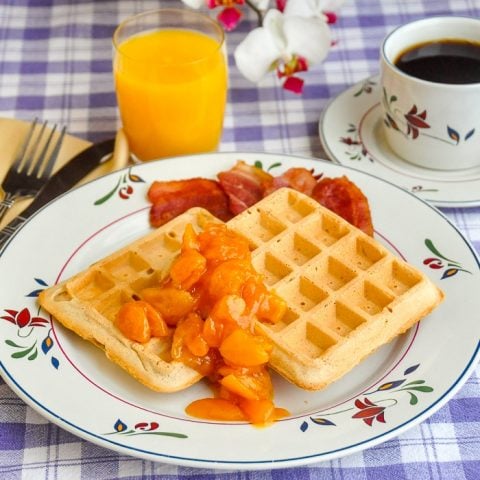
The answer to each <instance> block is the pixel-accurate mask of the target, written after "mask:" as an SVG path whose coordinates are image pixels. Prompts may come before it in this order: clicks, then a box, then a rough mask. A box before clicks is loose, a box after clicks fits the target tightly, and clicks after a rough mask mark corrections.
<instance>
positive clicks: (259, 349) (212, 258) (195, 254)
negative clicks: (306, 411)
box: [117, 223, 288, 425]
mask: <svg viewBox="0 0 480 480" xmlns="http://www.w3.org/2000/svg"><path fill="white" fill-rule="evenodd" d="M140 296H141V300H140V301H138V302H129V303H128V304H126V305H125V306H124V307H122V309H121V310H120V312H119V316H118V318H117V326H118V327H119V328H120V329H121V331H122V332H123V333H124V334H125V335H126V336H127V337H129V338H131V339H132V340H136V341H142V340H141V339H142V338H146V339H147V340H144V341H148V339H149V338H150V337H149V336H148V333H147V334H145V332H144V330H147V331H149V334H150V335H151V336H155V333H153V332H154V331H155V332H160V335H159V336H162V335H163V334H164V333H165V329H163V328H159V326H158V324H159V320H158V318H157V316H158V317H159V318H160V320H161V321H162V322H164V324H165V325H166V326H168V327H170V328H169V330H170V331H171V332H173V333H171V335H172V347H171V356H172V359H174V360H179V361H182V362H184V363H185V364H186V365H188V366H190V367H191V368H194V369H195V370H197V371H198V372H200V373H201V374H202V375H204V376H205V377H207V378H208V379H209V380H210V382H211V385H212V390H213V394H214V396H213V397H212V398H203V399H199V400H196V401H194V402H192V403H191V404H190V405H188V406H187V408H186V412H187V413H188V414H189V415H191V416H193V417H197V418H204V419H211V420H223V421H238V420H243V421H245V420H246V421H249V422H250V423H253V424H256V425H265V424H268V423H271V422H273V421H275V420H276V419H279V418H281V417H284V416H286V415H288V412H287V411H286V410H284V409H281V408H276V407H275V405H274V403H273V386H272V381H271V378H270V373H269V371H268V367H267V364H268V361H269V358H270V353H271V350H272V345H271V344H270V342H269V341H268V340H267V339H266V338H265V337H264V336H262V335H257V334H256V332H255V322H256V320H260V321H262V322H270V323H275V322H278V321H279V320H280V319H281V318H282V316H283V315H284V313H285V310H286V305H285V302H284V300H283V299H281V298H280V297H278V296H277V295H276V294H275V293H274V292H271V291H269V290H268V289H267V288H266V287H265V285H264V284H263V281H262V276H261V275H260V274H259V273H258V272H256V271H255V269H254V268H253V266H252V262H251V254H250V249H249V245H248V242H247V241H246V240H245V239H244V238H243V237H241V236H239V235H237V234H235V233H234V232H232V231H230V230H228V228H227V227H226V226H225V225H223V224H214V223H212V224H209V225H207V227H206V228H205V230H204V231H203V232H201V233H199V234H197V233H196V232H195V231H194V229H193V227H192V226H191V225H187V228H186V229H185V233H184V236H183V241H182V248H181V251H180V254H179V255H178V257H177V258H176V259H175V260H174V262H173V264H172V267H171V270H170V274H169V276H168V277H167V278H166V279H165V280H163V282H162V283H161V285H159V286H157V287H150V288H146V289H144V290H143V291H141V292H140ZM135 303H137V304H140V306H139V307H137V308H134V307H132V306H131V305H130V304H135ZM129 305H130V306H129ZM145 305H148V306H149V307H145ZM150 309H152V310H153V311H154V312H155V313H156V316H154V315H153V313H152V311H151V310H150ZM130 316H131V317H132V318H130ZM133 317H135V318H133ZM137 317H138V318H137ZM129 323H130V324H131V329H130V332H129V331H128V330H129V329H128V327H126V325H128V324H129ZM149 325H150V327H149ZM152 325H155V327H154V328H153V327H152ZM168 327H167V328H168Z"/></svg>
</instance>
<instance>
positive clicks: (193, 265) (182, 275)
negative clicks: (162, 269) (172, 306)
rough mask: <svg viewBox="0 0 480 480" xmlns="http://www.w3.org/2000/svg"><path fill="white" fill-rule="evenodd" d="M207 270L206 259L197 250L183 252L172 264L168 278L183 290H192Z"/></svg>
mask: <svg viewBox="0 0 480 480" xmlns="http://www.w3.org/2000/svg"><path fill="white" fill-rule="evenodd" d="M206 270H207V259H206V258H205V257H204V256H203V255H202V254H201V253H199V252H198V251H197V250H193V249H187V250H184V251H183V252H182V253H181V254H180V255H179V256H178V257H177V258H176V259H175V261H174V262H173V265H172V267H171V269H170V277H171V278H172V280H173V284H174V285H175V286H178V287H180V288H182V289H184V290H189V289H190V288H192V287H193V286H194V285H195V284H196V283H197V282H198V281H199V280H200V279H201V278H202V276H203V274H204V273H205V272H206Z"/></svg>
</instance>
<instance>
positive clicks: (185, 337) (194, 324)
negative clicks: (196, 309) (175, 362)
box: [172, 313, 209, 358]
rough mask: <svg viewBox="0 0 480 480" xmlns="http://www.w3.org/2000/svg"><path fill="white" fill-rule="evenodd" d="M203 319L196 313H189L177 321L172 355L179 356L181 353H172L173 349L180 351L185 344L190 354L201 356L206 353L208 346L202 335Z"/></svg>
mask: <svg viewBox="0 0 480 480" xmlns="http://www.w3.org/2000/svg"><path fill="white" fill-rule="evenodd" d="M202 331H203V320H202V319H201V318H200V316H199V315H197V314H196V313H190V314H188V316H187V317H186V318H185V319H183V320H182V321H181V322H179V323H178V325H177V328H176V329H175V333H174V335H173V341H172V355H173V356H174V358H176V357H180V358H181V353H178V354H177V353H174V352H173V351H174V350H176V351H177V350H178V351H181V350H183V347H184V346H185V347H186V348H188V350H189V351H190V353H191V354H192V355H195V356H196V357H203V356H204V355H206V354H207V353H208V350H209V346H208V344H207V342H206V341H205V339H204V338H203V336H202Z"/></svg>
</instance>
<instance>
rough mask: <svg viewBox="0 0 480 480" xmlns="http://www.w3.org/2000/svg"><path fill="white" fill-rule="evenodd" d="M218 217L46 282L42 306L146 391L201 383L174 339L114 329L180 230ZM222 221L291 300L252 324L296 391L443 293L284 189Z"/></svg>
mask: <svg viewBox="0 0 480 480" xmlns="http://www.w3.org/2000/svg"><path fill="white" fill-rule="evenodd" d="M209 221H219V220H217V219H215V218H214V217H212V216H211V215H210V214H209V213H208V212H206V211H205V210H202V209H200V208H195V209H192V210H189V211H188V212H186V213H185V214H183V215H180V216H179V217H177V218H176V219H174V220H172V221H171V222H169V223H168V224H166V225H164V226H162V227H160V228H159V229H157V230H155V231H154V232H152V233H150V234H149V235H147V236H146V237H144V238H142V239H140V240H137V241H135V242H134V243H132V244H131V245H129V246H127V247H125V248H123V249H121V250H119V251H118V252H116V253H114V254H112V255H110V256H108V257H107V258H105V259H103V260H101V261H100V262H97V263H96V264H94V265H93V266H91V267H90V268H88V269H87V270H86V271H84V272H82V273H79V274H78V275H76V276H74V277H73V278H71V279H69V280H67V281H65V282H63V283H61V284H59V285H56V286H54V287H51V288H49V289H47V290H45V291H44V292H42V294H41V295H40V304H41V305H42V306H43V307H44V308H45V309H46V310H47V311H49V312H50V313H51V314H52V315H53V316H54V317H55V318H56V319H57V320H59V321H60V322H61V323H62V324H63V325H64V326H66V327H67V328H69V329H71V330H73V331H74V332H76V333H77V334H78V335H80V336H81V337H83V338H85V339H87V340H89V341H91V342H92V343H94V344H96V345H97V346H99V347H101V348H103V349H104V350H105V353H106V355H107V357H108V358H110V359H111V360H112V361H114V362H116V363H118V364H119V365H120V366H121V367H123V368H124V369H125V370H127V371H128V372H129V373H130V374H131V375H132V376H134V377H135V378H137V379H138V380H139V381H141V382H142V383H143V384H145V385H147V386H148V387H150V388H152V389H154V390H157V391H161V392H169V391H177V390H181V389H183V388H186V387H188V386H190V385H192V384H193V383H195V382H196V381H198V380H199V379H200V375H199V374H198V373H197V372H195V371H194V370H192V369H191V368H189V367H187V366H185V365H184V364H182V363H180V362H176V361H172V360H171V359H170V353H169V351H170V342H169V341H168V340H165V339H159V338H153V339H152V340H150V341H149V342H148V343H146V344H143V345H142V344H139V343H136V342H133V341H131V340H128V339H127V338H125V337H124V336H123V335H122V334H121V333H120V331H119V330H118V329H117V328H116V327H115V326H114V325H113V319H114V318H115V315H116V314H117V312H118V310H119V309H120V306H121V305H122V304H123V303H124V302H127V301H129V300H131V299H132V298H136V296H138V293H139V292H140V291H141V290H142V289H143V288H146V287H149V286H153V285H155V284H157V283H158V281H159V280H160V279H162V278H163V277H164V276H165V275H167V274H168V271H169V268H170V265H171V262H172V260H173V258H174V257H175V255H176V254H177V252H178V251H179V248H180V244H181V239H182V235H183V231H184V229H185V226H186V225H187V224H188V223H192V224H193V225H194V227H195V229H196V230H201V229H202V227H203V226H204V225H205V224H206V223H208V222H209ZM228 226H229V227H230V228H231V229H232V230H234V231H236V232H238V233H240V234H242V235H243V236H245V237H246V238H247V239H248V240H249V242H250V245H251V248H252V259H253V265H254V267H255V268H256V270H257V271H258V272H260V273H262V274H263V275H264V278H265V283H266V284H267V286H269V287H270V288H273V289H275V291H276V292H277V293H278V294H279V295H280V296H282V297H283V298H284V299H285V300H286V301H287V304H288V311H287V314H286V315H285V316H284V318H283V319H282V320H281V321H280V322H279V323H277V324H275V325H267V324H261V323H260V322H257V329H258V330H259V331H261V332H262V333H263V334H264V335H266V336H267V337H269V338H270V339H271V340H272V343H273V344H274V349H273V352H272V356H271V361H270V365H271V366H272V368H274V369H275V370H276V371H278V372H279V373H280V374H281V375H283V376H284V377H285V378H287V379H288V380H290V381H291V382H292V383H294V384H295V385H298V386H300V387H302V388H306V389H314V390H316V389H321V388H324V387H325V386H326V385H328V384H330V383H331V382H333V381H334V380H336V379H338V378H339V377H341V376H342V375H344V374H345V373H346V372H348V371H349V370H350V369H351V368H353V367H354V366H355V365H356V364H357V363H359V362H360V361H361V360H362V359H363V358H365V357H366V356H367V355H368V354H370V353H371V352H373V351H374V350H375V349H377V348H378V347H380V346H381V345H383V344H385V343H386V342H389V341H390V340H392V339H393V338H394V337H396V336H397V335H399V334H401V333H403V332H405V331H406V330H407V329H408V328H410V327H411V326H412V325H413V324H414V323H415V322H417V321H419V320H420V319H421V318H423V317H424V316H425V315H427V314H428V313H429V312H430V311H431V310H432V309H433V308H434V307H435V306H436V305H437V304H438V303H440V301H441V300H442V298H443V294H442V292H441V291H440V290H439V289H438V288H437V287H436V286H435V285H434V284H433V283H432V282H431V281H430V280H429V279H428V278H427V277H426V276H425V275H424V274H423V273H421V272H420V271H419V270H417V269H415V268H414V267H412V266H410V265H408V264H406V263H405V262H404V261H402V260H401V259H399V258H397V257H396V256H394V255H392V254H391V253H390V252H389V251H388V250H386V249H385V248H384V247H383V246H382V245H380V244H379V243H378V242H376V241H375V240H374V239H372V238H371V237H369V236H367V235H365V234H364V233H363V232H361V231H360V230H358V229H357V228H355V227H353V226H351V225H350V224H349V223H347V222H346V221H345V220H343V219H341V218H340V217H338V216H337V215H335V214H334V213H332V212H331V211H329V210H327V209H325V208H324V207H322V206H320V205H319V204H318V203H317V202H316V201H314V200H312V199H311V198H309V197H307V196H305V195H303V194H301V193H299V192H296V191H294V190H290V189H281V190H278V191H276V192H274V193H273V194H272V195H270V196H269V197H267V198H265V199H264V200H262V201H261V202H259V203H257V204H256V205H255V206H253V207H252V208H250V209H248V210H246V211H244V212H243V213H241V214H240V215H238V216H237V217H235V218H234V219H232V220H231V221H230V222H229V223H228Z"/></svg>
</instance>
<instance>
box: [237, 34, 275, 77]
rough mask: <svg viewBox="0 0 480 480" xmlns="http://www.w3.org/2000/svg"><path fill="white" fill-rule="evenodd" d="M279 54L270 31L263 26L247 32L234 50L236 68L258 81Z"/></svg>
mask: <svg viewBox="0 0 480 480" xmlns="http://www.w3.org/2000/svg"><path fill="white" fill-rule="evenodd" d="M259 46H261V48H259ZM279 56H280V52H279V50H278V48H277V46H276V45H275V43H274V42H273V41H272V37H271V35H270V33H269V32H268V31H267V30H266V29H265V28H263V27H259V28H255V29H254V30H252V31H251V32H249V33H248V35H247V36H246V37H245V38H244V39H243V41H242V42H241V43H240V44H239V45H238V46H237V48H236V49H235V52H234V57H235V62H236V64H237V67H238V69H239V70H240V72H241V73H242V75H244V76H245V77H246V78H247V79H248V80H250V81H252V82H258V81H260V80H261V79H262V77H263V76H264V75H265V74H266V73H267V72H268V71H269V70H270V69H271V68H272V64H273V63H274V62H275V61H276V60H278V58H279Z"/></svg>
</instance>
